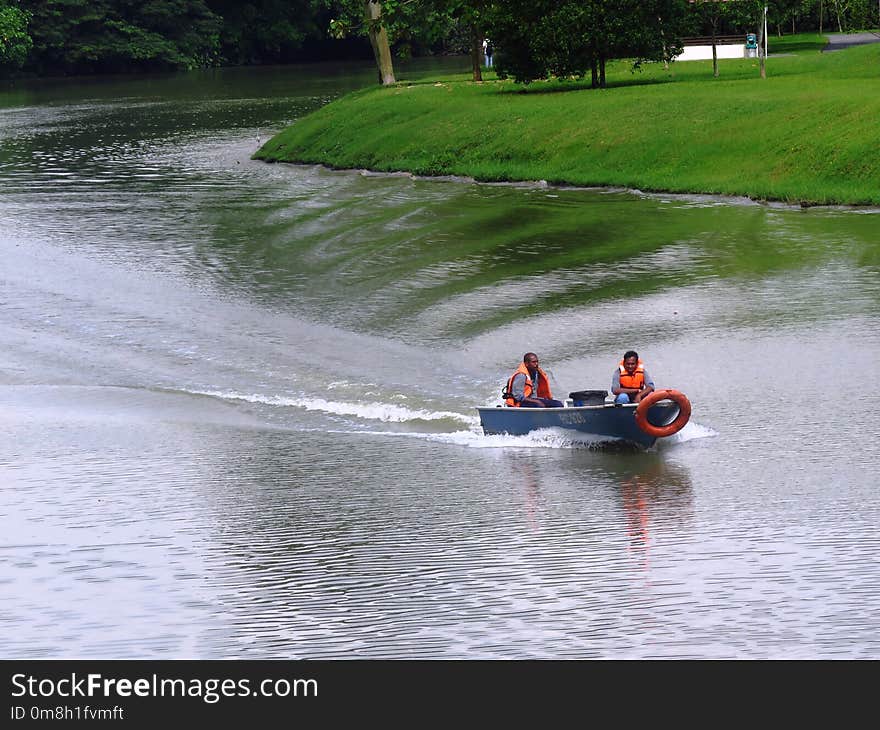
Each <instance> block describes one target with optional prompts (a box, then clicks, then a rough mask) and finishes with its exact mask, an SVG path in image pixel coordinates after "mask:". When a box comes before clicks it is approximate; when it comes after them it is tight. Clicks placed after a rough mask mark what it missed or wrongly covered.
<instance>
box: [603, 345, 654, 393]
mask: <svg viewBox="0 0 880 730" xmlns="http://www.w3.org/2000/svg"><path fill="white" fill-rule="evenodd" d="M653 390H654V381H653V380H652V379H651V376H650V375H648V371H647V370H645V366H644V364H643V363H642V361H641V360H639V353H637V352H635V351H634V350H627V351H626V352H625V353H624V354H623V360H621V361H620V363H619V364H618V366H617V370H615V371H614V376H613V377H612V378H611V392H612V393H613V394H614V402H615V403H638V402H639V401H640V400H641V399H642V398H644V397H645V396H646V395H648V393H651V392H653Z"/></svg>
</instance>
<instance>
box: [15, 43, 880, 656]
mask: <svg viewBox="0 0 880 730" xmlns="http://www.w3.org/2000/svg"><path fill="white" fill-rule="evenodd" d="M444 63H445V66H444V67H443V68H444V69H445V70H446V71H448V70H450V69H453V70H454V69H462V70H463V69H464V67H465V65H464V62H461V61H454V60H450V61H446V62H444ZM437 70H438V68H437V67H434V66H429V65H422V66H413V67H411V68H409V69H406V70H405V71H404V76H406V77H407V78H413V79H418V78H429V77H430V75H431V74H432V73H436V72H437ZM372 81H373V78H372V71H371V69H370V68H369V67H368V66H349V67H331V66H313V67H289V68H277V69H258V70H226V71H218V72H212V73H198V74H189V75H182V76H170V77H154V78H129V79H124V80H78V81H77V80H66V81H64V82H41V83H36V82H33V83H31V84H22V85H18V86H15V87H7V88H6V89H5V90H3V91H2V93H0V262H2V263H0V287H2V288H0V519H2V526H3V530H2V541H0V583H2V591H3V597H4V600H3V607H2V610H0V627H2V631H0V654H2V655H3V656H10V657H13V656H14V657H123V658H136V657H137V658H141V657H145V658H159V657H163V658H165V657H175V658H183V657H193V658H209V657H259V658H270V657H271V658H275V657H278V658H343V657H344V658H355V657H393V658H422V657H425V658H454V657H455V658H458V657H461V658H581V657H584V658H586V657H631V658H650V657H746V658H765V657H821V658H836V657H840V658H877V657H878V656H880V638H878V637H880V631H878V629H880V619H878V616H880V570H878V567H877V566H878V563H877V554H878V551H880V537H878V534H880V533H878V531H877V524H878V521H880V500H878V489H877V482H878V479H877V466H876V465H877V463H878V457H880V446H878V439H877V438H876V434H877V431H878V428H877V425H876V424H877V420H876V419H877V409H878V405H880V402H878V400H880V398H878V396H877V394H876V392H875V390H876V389H875V388H874V387H873V381H872V374H873V372H874V371H875V370H876V367H875V365H874V363H876V362H877V361H878V359H880V334H878V331H880V330H878V327H877V315H878V310H880V277H878V274H880V244H878V230H880V215H878V211H876V210H842V209H808V210H800V209H789V208H787V207H784V206H776V205H756V204H753V203H749V202H747V201H738V200H714V199H709V198H702V197H699V196H694V197H686V196H685V197H681V196H663V195H643V194H640V193H637V192H635V193H633V192H626V191H598V190H566V189H553V188H548V187H545V186H541V185H524V186H500V185H479V184H474V183H470V182H467V181H436V180H414V179H411V178H409V177H407V176H375V175H367V174H360V173H352V172H331V171H327V170H322V169H319V168H313V167H295V166H288V165H265V164H263V163H257V162H254V161H251V160H250V155H251V154H252V153H253V152H254V151H255V150H256V149H257V147H258V146H259V144H260V143H261V142H262V141H265V140H266V139H268V138H269V136H271V134H272V133H273V132H275V131H277V130H278V129H280V128H282V127H283V126H284V125H286V124H288V123H290V122H292V121H294V120H295V119H296V118H298V117H300V116H302V115H303V114H305V113H307V112H308V111H309V110H311V109H314V108H317V107H318V106H320V105H321V104H323V103H326V102H327V101H329V100H331V99H333V98H335V97H336V96H338V95H340V94H341V93H344V92H345V91H347V90H350V89H353V88H357V87H359V86H363V85H366V84H369V83H372ZM579 93H590V92H579ZM631 347H634V348H636V349H638V350H639V351H640V353H641V354H642V357H643V359H645V361H646V362H647V363H648V367H649V369H650V370H651V371H652V373H653V375H654V376H655V379H656V380H657V381H658V384H659V385H662V386H666V387H675V388H678V389H680V390H682V391H684V392H685V393H687V395H688V396H689V397H690V399H691V401H692V403H693V405H694V412H693V418H692V420H691V423H690V424H688V426H687V427H686V428H685V429H684V430H683V431H682V432H680V433H679V434H677V435H676V436H673V437H672V438H670V439H667V440H665V441H663V442H661V443H660V444H658V445H657V447H655V448H654V449H653V450H651V451H649V452H645V453H633V452H630V451H621V450H619V449H617V450H615V449H601V448H600V449H597V448H595V447H592V446H591V445H589V444H586V443H583V442H580V441H577V440H573V439H572V438H571V437H570V436H566V435H565V434H564V433H557V432H552V431H551V432H542V433H538V434H534V435H531V436H528V437H506V436H484V435H483V434H482V432H481V429H480V427H479V421H478V419H477V417H476V411H475V410H474V407H475V406H477V405H484V404H490V403H493V402H495V400H496V398H497V395H498V393H499V391H500V387H501V384H502V383H503V381H504V380H505V378H506V377H507V376H508V375H509V373H510V372H511V371H512V370H513V368H514V367H515V366H516V364H517V362H518V361H519V359H520V358H521V356H522V353H523V352H524V351H525V350H535V351H537V352H538V353H539V354H540V356H541V359H542V363H543V364H544V365H545V366H547V367H548V368H549V369H550V371H551V373H552V377H553V384H554V387H555V389H556V392H557V394H558V395H563V396H564V395H566V394H567V392H568V391H571V390H581V389H584V388H596V387H599V388H607V387H609V385H610V378H611V372H612V369H613V368H614V366H615V364H616V362H617V360H618V359H619V357H620V355H621V353H622V352H623V351H624V350H625V349H628V348H631Z"/></svg>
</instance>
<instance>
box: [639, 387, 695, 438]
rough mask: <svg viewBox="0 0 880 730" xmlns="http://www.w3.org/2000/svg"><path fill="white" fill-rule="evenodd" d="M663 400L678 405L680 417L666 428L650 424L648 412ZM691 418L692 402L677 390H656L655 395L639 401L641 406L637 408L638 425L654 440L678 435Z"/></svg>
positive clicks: (649, 394) (649, 395) (652, 394)
mask: <svg viewBox="0 0 880 730" xmlns="http://www.w3.org/2000/svg"><path fill="white" fill-rule="evenodd" d="M662 400H671V401H672V402H673V403H677V404H678V415H677V416H676V417H675V420H674V421H672V423H668V424H667V425H665V426H655V425H654V424H653V423H649V422H648V411H649V410H650V409H651V406H653V405H654V404H655V403H659V402H660V401H662ZM690 418H691V402H690V401H689V400H688V399H687V396H685V394H684V393H680V392H679V391H677V390H671V389H667V390H655V391H654V392H653V393H648V395H646V396H645V397H644V398H642V400H640V401H639V405H638V406H636V425H637V426H638V427H639V428H640V429H642V431H644V432H645V433H646V434H648V436H653V437H654V438H662V437H663V436H672V434H674V433H678V432H679V431H681V429H683V428H684V425H685V424H686V423H687V422H688V421H689V420H690Z"/></svg>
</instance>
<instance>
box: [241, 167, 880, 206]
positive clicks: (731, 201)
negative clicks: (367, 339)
mask: <svg viewBox="0 0 880 730" xmlns="http://www.w3.org/2000/svg"><path fill="white" fill-rule="evenodd" d="M252 159H254V160H255V161H256V162H262V163H264V164H267V165H290V166H291V167H302V168H311V169H316V170H321V171H324V172H331V173H336V174H342V175H358V176H360V177H382V178H395V177H397V178H407V179H409V180H415V181H419V182H435V183H458V184H466V185H486V186H492V187H509V188H523V189H527V190H562V191H574V192H577V191H583V192H595V193H601V194H613V193H618V194H624V195H632V196H634V197H641V198H673V199H677V200H682V201H691V202H695V203H698V202H712V203H715V204H724V205H732V206H756V207H760V208H772V209H775V210H792V211H794V210H802V211H807V210H832V211H842V212H853V213H870V214H873V213H877V214H880V205H873V204H868V203H866V204H857V203H809V202H795V203H789V202H786V201H784V200H781V199H772V198H752V197H750V196H748V195H726V194H723V193H697V192H675V191H671V190H646V189H642V188H630V187H625V186H620V185H571V184H567V183H549V182H547V181H546V180H479V179H477V178H475V177H471V176H469V175H421V174H418V173H414V172H409V171H407V170H396V171H385V170H371V169H369V168H365V167H334V166H333V165H328V164H325V163H321V162H287V161H283V160H264V159H260V158H252Z"/></svg>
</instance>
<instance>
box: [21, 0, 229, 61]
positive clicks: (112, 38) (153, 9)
mask: <svg viewBox="0 0 880 730" xmlns="http://www.w3.org/2000/svg"><path fill="white" fill-rule="evenodd" d="M22 7H23V8H26V9H27V10H29V11H30V13H31V15H32V20H31V24H30V32H31V36H32V38H33V41H34V48H33V52H32V54H31V59H30V62H29V66H30V67H31V68H32V69H33V70H36V71H37V72H39V73H95V72H105V73H106V72H111V73H112V72H123V71H148V70H164V69H175V68H195V67H199V66H207V65H210V64H212V63H215V62H216V60H217V54H218V49H219V32H220V18H219V17H218V16H216V15H215V14H214V13H212V12H211V11H210V10H209V9H208V8H207V6H206V5H205V3H204V2H203V1H202V0H148V1H147V2H142V1H138V0H23V2H22Z"/></svg>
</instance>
